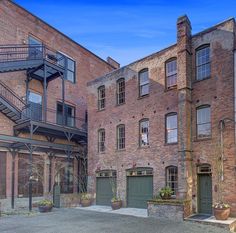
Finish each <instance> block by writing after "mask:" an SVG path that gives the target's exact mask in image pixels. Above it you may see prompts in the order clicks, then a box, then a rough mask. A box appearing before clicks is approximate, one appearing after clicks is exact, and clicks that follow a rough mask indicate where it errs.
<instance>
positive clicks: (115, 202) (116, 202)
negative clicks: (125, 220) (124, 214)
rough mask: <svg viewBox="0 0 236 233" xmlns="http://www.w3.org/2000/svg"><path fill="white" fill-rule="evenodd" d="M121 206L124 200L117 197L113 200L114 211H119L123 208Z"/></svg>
mask: <svg viewBox="0 0 236 233" xmlns="http://www.w3.org/2000/svg"><path fill="white" fill-rule="evenodd" d="M121 206H122V200H121V199H120V198H119V197H117V196H115V197H113V198H112V199H111V208H112V209H113V210H118V209H120V208H121Z"/></svg>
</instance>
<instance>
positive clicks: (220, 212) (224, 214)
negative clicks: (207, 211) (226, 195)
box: [214, 208, 230, 220]
mask: <svg viewBox="0 0 236 233" xmlns="http://www.w3.org/2000/svg"><path fill="white" fill-rule="evenodd" d="M229 214H230V208H224V209H217V208H214V215H215V218H216V219H217V220H227V219H228V217H229Z"/></svg>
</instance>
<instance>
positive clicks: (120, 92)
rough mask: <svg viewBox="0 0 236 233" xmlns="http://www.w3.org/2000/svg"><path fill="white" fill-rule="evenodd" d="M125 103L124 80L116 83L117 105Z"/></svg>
mask: <svg viewBox="0 0 236 233" xmlns="http://www.w3.org/2000/svg"><path fill="white" fill-rule="evenodd" d="M123 103H125V79H123V78H122V79H120V80H118V81H117V104H123Z"/></svg>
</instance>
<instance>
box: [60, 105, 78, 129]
mask: <svg viewBox="0 0 236 233" xmlns="http://www.w3.org/2000/svg"><path fill="white" fill-rule="evenodd" d="M64 108H65V109H64V117H65V118H64V119H63V104H62V103H57V124H59V125H66V126H69V127H74V126H75V108H74V107H72V106H70V105H67V104H64Z"/></svg>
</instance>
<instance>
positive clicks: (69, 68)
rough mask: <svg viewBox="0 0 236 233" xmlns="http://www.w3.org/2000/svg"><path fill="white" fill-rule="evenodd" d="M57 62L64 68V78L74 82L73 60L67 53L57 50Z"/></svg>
mask: <svg viewBox="0 0 236 233" xmlns="http://www.w3.org/2000/svg"><path fill="white" fill-rule="evenodd" d="M57 63H58V65H60V66H62V67H64V68H65V79H66V80H69V81H71V82H72V83H75V61H74V60H73V59H71V58H70V57H68V56H67V55H65V54H62V53H59V52H58V53H57Z"/></svg>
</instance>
